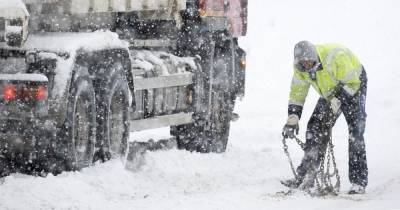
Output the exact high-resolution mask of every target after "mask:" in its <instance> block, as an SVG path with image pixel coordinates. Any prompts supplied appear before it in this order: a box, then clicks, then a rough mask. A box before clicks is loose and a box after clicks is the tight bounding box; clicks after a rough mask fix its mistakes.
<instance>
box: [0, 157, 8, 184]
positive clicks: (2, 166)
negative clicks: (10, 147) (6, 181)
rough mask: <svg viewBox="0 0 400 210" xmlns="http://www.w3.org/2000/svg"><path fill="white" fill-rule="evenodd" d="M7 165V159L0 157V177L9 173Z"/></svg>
mask: <svg viewBox="0 0 400 210" xmlns="http://www.w3.org/2000/svg"><path fill="white" fill-rule="evenodd" d="M9 165H10V163H9V161H7V160H6V159H5V158H1V157H0V179H1V178H2V177H6V176H8V175H9V174H10V169H9Z"/></svg>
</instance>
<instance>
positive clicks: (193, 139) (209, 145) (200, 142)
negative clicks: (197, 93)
mask: <svg viewBox="0 0 400 210" xmlns="http://www.w3.org/2000/svg"><path fill="white" fill-rule="evenodd" d="M210 43H212V42H210ZM232 44H233V43H232V42H230V41H229V40H228V41H225V42H224V43H222V42H217V44H215V45H214V46H213V48H214V50H212V51H213V52H214V53H213V55H211V56H210V57H211V59H209V61H210V63H212V68H213V71H212V72H213V74H212V75H211V76H212V78H213V83H212V90H211V97H210V100H211V106H210V107H209V109H208V110H209V111H208V115H206V116H204V115H200V116H197V117H195V123H193V124H188V125H180V126H174V127H172V128H171V134H172V135H174V136H175V137H176V139H177V144H178V148H179V149H186V150H189V151H197V152H201V153H209V152H215V153H222V152H225V150H226V147H227V143H228V138H229V129H230V122H231V118H232V112H233V105H234V102H233V100H232V99H233V97H232V94H233V93H232V91H231V88H230V86H231V84H230V75H231V72H232V70H233V68H234V67H233V64H234V63H233V62H232V61H233V60H232V59H233V57H234V54H233V50H232V49H233V48H232ZM206 48H207V49H208V48H210V46H207V47H206ZM207 53H208V54H209V52H207ZM203 65H204V64H203ZM207 67H208V66H207V64H205V68H204V69H207ZM208 68H209V67H208Z"/></svg>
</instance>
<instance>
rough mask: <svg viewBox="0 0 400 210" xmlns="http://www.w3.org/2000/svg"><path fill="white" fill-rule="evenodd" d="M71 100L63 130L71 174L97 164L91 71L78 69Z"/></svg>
mask: <svg viewBox="0 0 400 210" xmlns="http://www.w3.org/2000/svg"><path fill="white" fill-rule="evenodd" d="M75 75H78V76H76V78H74V79H73V81H72V83H71V88H70V92H69V96H68V105H67V115H66V122H65V124H64V126H63V131H62V133H63V134H64V143H65V147H64V156H65V163H66V169H67V170H79V169H81V168H83V167H86V166H89V165H91V164H92V163H93V156H94V147H95V140H96V129H95V128H96V105H95V92H94V88H93V85H92V81H91V79H90V77H89V74H88V71H87V68H78V70H77V72H76V74H75Z"/></svg>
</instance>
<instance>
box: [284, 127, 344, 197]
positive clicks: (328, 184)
mask: <svg viewBox="0 0 400 210" xmlns="http://www.w3.org/2000/svg"><path fill="white" fill-rule="evenodd" d="M295 140H296V142H297V144H298V145H299V146H300V147H301V149H302V150H303V151H304V149H305V143H303V142H302V141H301V140H300V139H299V138H297V136H295ZM282 143H283V150H284V152H285V154H286V156H287V158H288V161H289V164H290V168H291V170H292V173H293V175H294V176H295V178H296V179H297V178H298V175H297V173H296V170H295V168H294V165H293V161H292V158H291V156H290V153H289V149H288V148H289V147H288V146H287V144H286V138H285V137H283V139H282ZM333 147H334V145H333V143H332V135H331V131H330V135H329V142H328V149H327V152H328V154H324V156H323V157H322V159H321V164H320V168H319V170H318V171H317V176H316V177H315V182H316V184H317V190H318V195H319V196H321V195H322V196H323V195H327V194H329V193H332V194H334V195H337V193H338V192H339V189H340V175H339V170H338V168H337V165H336V160H335V156H334V151H333ZM325 155H326V156H327V160H328V162H327V172H326V173H325V172H324V171H325ZM331 160H332V164H333V167H334V171H333V174H330V172H329V171H330V162H331ZM318 175H319V176H320V177H319V178H320V180H319V179H318ZM333 176H336V184H335V187H333V184H332V180H331V177H333ZM320 181H321V182H320ZM323 185H324V186H325V188H323Z"/></svg>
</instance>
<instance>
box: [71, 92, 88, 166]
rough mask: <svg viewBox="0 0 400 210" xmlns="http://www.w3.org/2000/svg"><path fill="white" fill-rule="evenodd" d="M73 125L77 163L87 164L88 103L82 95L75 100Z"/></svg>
mask: <svg viewBox="0 0 400 210" xmlns="http://www.w3.org/2000/svg"><path fill="white" fill-rule="evenodd" d="M74 126H75V127H74V129H73V130H74V143H75V151H76V154H75V156H76V161H77V164H79V165H83V166H85V165H89V164H90V163H91V149H90V146H91V142H90V135H89V132H90V122H89V104H88V102H87V101H86V100H84V99H83V98H82V97H79V98H78V99H77V102H76V109H75V116H74Z"/></svg>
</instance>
